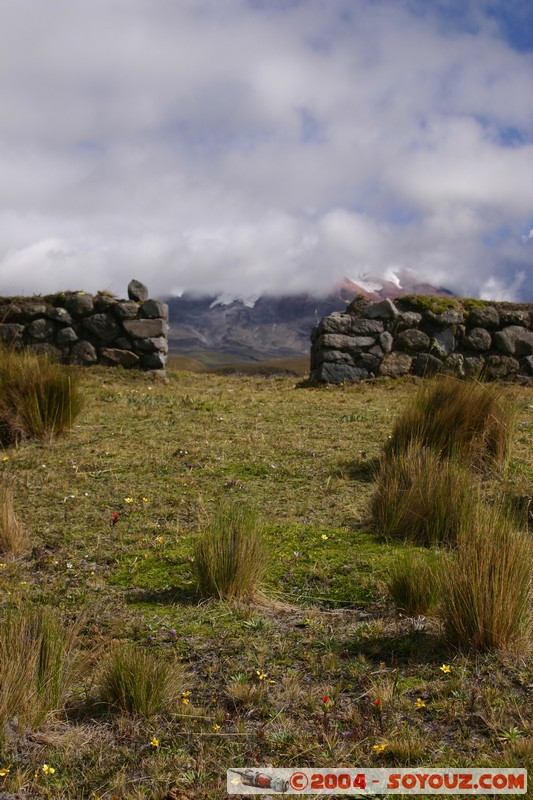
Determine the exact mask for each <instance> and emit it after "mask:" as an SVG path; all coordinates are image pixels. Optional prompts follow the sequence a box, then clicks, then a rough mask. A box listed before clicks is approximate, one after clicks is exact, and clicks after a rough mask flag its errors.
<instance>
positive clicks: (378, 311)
mask: <svg viewBox="0 0 533 800" xmlns="http://www.w3.org/2000/svg"><path fill="white" fill-rule="evenodd" d="M398 314H399V311H398V309H397V308H396V306H395V305H394V303H393V302H392V300H389V299H388V298H386V299H385V300H379V301H378V302H377V303H369V304H368V305H367V307H366V308H365V310H364V312H363V317H366V319H393V318H395V317H397V316H398Z"/></svg>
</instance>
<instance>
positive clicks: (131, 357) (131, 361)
mask: <svg viewBox="0 0 533 800" xmlns="http://www.w3.org/2000/svg"><path fill="white" fill-rule="evenodd" d="M100 357H101V358H102V359H103V360H104V362H105V363H107V364H110V365H112V366H116V365H119V366H121V367H125V368H126V369H129V368H131V367H136V366H137V365H138V363H139V356H138V355H136V354H135V353H132V352H131V350H119V349H117V348H115V347H102V349H101V350H100Z"/></svg>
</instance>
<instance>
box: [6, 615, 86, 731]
mask: <svg viewBox="0 0 533 800" xmlns="http://www.w3.org/2000/svg"><path fill="white" fill-rule="evenodd" d="M76 634H77V627H76V626H72V625H65V624H63V622H62V621H61V620H60V619H59V617H58V616H57V615H55V614H54V613H53V612H52V611H51V610H50V609H48V608H32V607H29V608H23V609H19V610H17V611H12V612H10V613H8V614H7V615H6V616H5V617H4V619H3V620H2V627H1V633H0V737H1V731H2V729H3V727H4V726H5V725H6V724H7V723H9V722H12V721H14V720H16V721H17V724H18V727H19V728H22V729H24V728H25V727H35V726H37V725H40V724H41V723H42V722H44V721H45V719H47V718H48V717H49V716H50V715H51V714H54V713H57V712H58V711H60V710H61V709H62V708H63V707H64V702H65V699H66V696H67V692H68V690H69V688H70V686H71V684H72V680H73V679H74V677H75V674H76V661H75V657H74V643H75V640H76Z"/></svg>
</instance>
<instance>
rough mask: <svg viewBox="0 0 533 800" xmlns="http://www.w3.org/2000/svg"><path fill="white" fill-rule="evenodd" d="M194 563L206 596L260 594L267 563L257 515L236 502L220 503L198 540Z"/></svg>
mask: <svg viewBox="0 0 533 800" xmlns="http://www.w3.org/2000/svg"><path fill="white" fill-rule="evenodd" d="M193 565H194V573H195V576H196V581H197V584H198V589H199V591H200V593H201V594H202V595H203V596H205V597H218V598H236V599H241V598H244V597H252V596H253V595H255V594H257V592H258V590H259V586H260V583H261V580H262V578H263V576H264V574H265V572H266V569H267V566H268V550H267V546H266V543H265V539H264V535H263V525H262V523H261V522H260V520H259V518H258V517H257V515H256V514H255V513H254V512H253V511H252V510H251V509H249V508H246V507H243V506H239V505H237V504H235V505H226V506H223V507H221V508H220V509H219V511H218V513H217V514H216V515H215V518H214V519H213V521H212V523H211V525H210V526H209V527H208V528H207V529H206V530H205V531H204V532H203V533H202V534H201V535H200V536H199V538H198V539H197V541H196V544H195V548H194V562H193Z"/></svg>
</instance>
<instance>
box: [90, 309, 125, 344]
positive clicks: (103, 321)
mask: <svg viewBox="0 0 533 800" xmlns="http://www.w3.org/2000/svg"><path fill="white" fill-rule="evenodd" d="M83 327H84V328H85V329H86V330H88V331H89V333H92V335H93V336H96V337H97V338H98V339H100V340H101V341H102V342H112V341H113V339H116V338H117V336H119V335H120V333H121V332H122V330H121V327H120V325H119V324H118V322H117V321H116V320H115V318H114V317H113V316H112V315H111V314H106V313H102V314H93V315H92V316H91V317H87V318H86V319H84V320H83Z"/></svg>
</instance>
